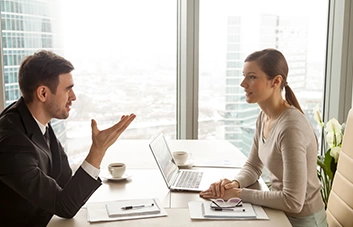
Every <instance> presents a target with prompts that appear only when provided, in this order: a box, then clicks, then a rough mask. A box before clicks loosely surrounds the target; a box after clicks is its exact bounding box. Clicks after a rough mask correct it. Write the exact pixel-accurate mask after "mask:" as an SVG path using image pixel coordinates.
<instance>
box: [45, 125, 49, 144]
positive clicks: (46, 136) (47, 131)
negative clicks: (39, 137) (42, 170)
mask: <svg viewBox="0 0 353 227" xmlns="http://www.w3.org/2000/svg"><path fill="white" fill-rule="evenodd" d="M44 139H45V141H46V142H47V144H48V147H49V148H50V136H49V128H48V127H45V133H44Z"/></svg>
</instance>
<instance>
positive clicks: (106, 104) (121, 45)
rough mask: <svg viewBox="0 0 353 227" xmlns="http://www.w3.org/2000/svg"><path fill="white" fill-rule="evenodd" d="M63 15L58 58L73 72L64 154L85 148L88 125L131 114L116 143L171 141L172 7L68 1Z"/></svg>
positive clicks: (155, 0)
mask: <svg viewBox="0 0 353 227" xmlns="http://www.w3.org/2000/svg"><path fill="white" fill-rule="evenodd" d="M82 6H84V7H82ZM157 6H158V7H157ZM160 9H163V10H160ZM62 12H63V14H62V19H63V21H62V22H63V32H64V50H65V52H64V53H65V57H66V58H67V59H69V60H71V61H72V63H73V64H74V66H75V68H76V69H75V71H74V72H73V76H74V82H75V87H74V91H75V92H76V96H77V101H76V102H74V105H73V111H72V113H71V116H70V118H69V119H68V121H66V128H67V149H68V151H69V152H72V153H77V154H80V153H82V151H87V150H88V148H89V147H88V146H89V145H90V143H91V141H90V136H91V128H90V127H91V126H90V119H92V118H94V119H96V120H97V122H98V127H99V128H105V127H108V126H111V125H113V124H114V123H116V122H117V121H118V119H120V116H121V115H123V114H130V113H135V114H136V115H137V118H136V119H135V120H134V122H133V124H132V125H131V126H130V127H129V128H128V130H126V131H125V132H124V133H123V134H122V136H121V139H148V140H149V139H152V138H153V137H154V136H156V135H157V133H158V132H160V131H164V133H165V134H166V135H167V136H168V137H169V138H175V132H176V129H175V127H176V84H175V81H176V79H175V76H176V64H175V62H176V52H175V49H176V3H175V2H174V1H165V0H152V1H145V0H129V1H116V0H106V1H86V0H75V1H72V0H67V1H63V10H62Z"/></svg>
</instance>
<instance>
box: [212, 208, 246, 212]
mask: <svg viewBox="0 0 353 227" xmlns="http://www.w3.org/2000/svg"><path fill="white" fill-rule="evenodd" d="M213 209H214V210H215V211H222V210H229V211H235V212H245V208H222V207H215V208H213Z"/></svg>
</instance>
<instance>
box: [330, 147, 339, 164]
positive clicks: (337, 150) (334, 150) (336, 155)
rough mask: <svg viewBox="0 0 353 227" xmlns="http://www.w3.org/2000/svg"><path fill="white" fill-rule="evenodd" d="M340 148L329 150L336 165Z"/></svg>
mask: <svg viewBox="0 0 353 227" xmlns="http://www.w3.org/2000/svg"><path fill="white" fill-rule="evenodd" d="M340 152H341V148H340V147H333V148H331V151H330V155H331V156H332V157H333V158H334V159H335V162H336V163H337V161H338V157H339V155H340Z"/></svg>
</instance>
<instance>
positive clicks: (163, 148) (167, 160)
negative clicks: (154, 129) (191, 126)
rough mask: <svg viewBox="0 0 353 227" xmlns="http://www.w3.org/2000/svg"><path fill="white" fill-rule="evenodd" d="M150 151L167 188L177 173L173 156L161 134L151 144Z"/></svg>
mask: <svg viewBox="0 0 353 227" xmlns="http://www.w3.org/2000/svg"><path fill="white" fill-rule="evenodd" d="M150 148H151V151H152V153H153V155H154V158H155V159H156V161H157V164H158V166H159V169H160V170H161V172H162V174H163V177H164V179H165V181H166V182H167V184H168V186H170V185H171V180H173V179H174V177H175V175H176V174H177V173H178V170H179V168H178V166H177V165H176V164H175V161H174V159H173V155H172V154H171V152H170V150H169V147H168V144H167V141H166V140H165V138H164V135H163V133H161V134H159V135H158V136H157V137H156V138H155V139H154V140H153V141H152V142H151V143H150Z"/></svg>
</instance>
